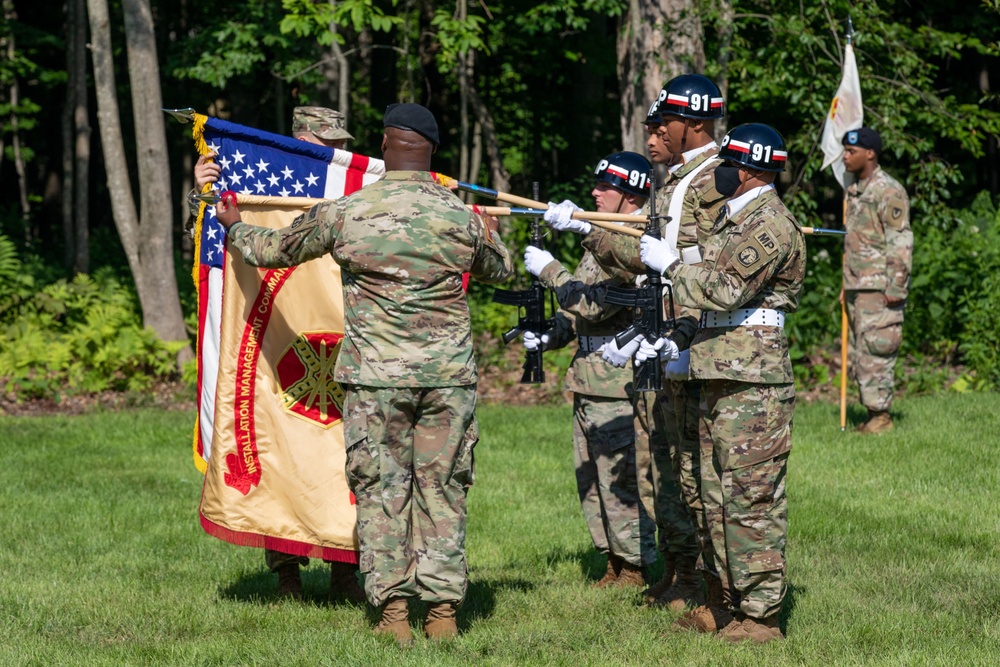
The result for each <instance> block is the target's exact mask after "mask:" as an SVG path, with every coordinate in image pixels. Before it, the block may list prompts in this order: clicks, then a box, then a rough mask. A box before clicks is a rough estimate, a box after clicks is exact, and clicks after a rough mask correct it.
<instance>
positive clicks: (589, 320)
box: [538, 252, 632, 398]
mask: <svg viewBox="0 0 1000 667" xmlns="http://www.w3.org/2000/svg"><path fill="white" fill-rule="evenodd" d="M629 277H630V276H629V275H628V274H627V273H626V272H622V271H617V272H615V275H612V274H611V273H609V272H607V271H605V270H604V269H602V268H601V266H600V265H599V264H598V263H597V260H596V259H594V256H593V254H591V253H589V252H588V253H585V254H584V256H583V259H582V260H580V264H579V265H578V266H577V267H576V271H574V272H573V273H572V274H570V272H569V271H567V270H566V267H565V266H563V265H562V264H560V263H559V262H550V263H549V265H548V266H546V267H545V269H543V270H542V272H541V274H540V275H539V276H538V278H539V280H541V281H542V284H543V285H545V287H547V288H548V289H550V290H552V291H553V292H555V295H556V300H557V301H558V302H559V307H560V308H562V312H563V313H564V314H565V315H566V316H565V317H557V318H556V327H555V328H554V330H553V331H551V332H549V336H550V339H549V346H550V347H562V346H564V345H567V344H569V343H570V342H571V341H572V340H574V339H576V338H577V336H581V337H582V336H600V337H607V336H614V335H615V334H616V333H618V332H619V331H622V330H623V329H626V328H627V327H628V325H629V323H630V322H631V319H632V317H631V315H629V313H628V312H627V311H626V310H625V309H623V308H622V307H621V306H614V305H611V304H606V303H605V302H604V295H605V294H606V293H607V288H608V287H617V286H619V285H623V284H627V283H628V282H629ZM631 385H632V369H631V368H628V367H625V368H615V367H614V366H612V365H611V364H609V363H607V362H606V361H604V359H602V358H601V355H600V353H598V352H597V350H596V349H592V350H584V348H583V347H579V346H578V347H577V351H576V355H575V356H574V357H573V363H572V364H570V367H569V371H568V372H567V373H566V382H565V384H564V386H565V388H566V389H568V390H570V391H573V392H576V393H578V394H586V395H587V396H603V397H606V398H630V397H631V392H630V391H629V389H630V388H631Z"/></svg>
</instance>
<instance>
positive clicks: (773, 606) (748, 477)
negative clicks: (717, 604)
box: [700, 380, 795, 619]
mask: <svg viewBox="0 0 1000 667" xmlns="http://www.w3.org/2000/svg"><path fill="white" fill-rule="evenodd" d="M703 382H704V384H703V386H702V401H701V411H702V417H701V430H700V435H701V484H702V486H701V489H702V502H703V503H704V506H705V518H706V520H707V522H708V528H709V531H710V532H711V535H712V552H713V556H714V559H715V567H716V569H717V571H718V573H719V576H720V578H721V579H722V584H723V586H725V587H726V588H727V589H728V590H729V591H731V592H732V593H733V594H734V597H736V598H739V599H740V600H741V602H740V611H742V612H743V613H744V614H746V615H747V616H750V617H752V618H757V619H761V618H767V617H769V616H772V615H774V614H776V613H778V612H779V611H780V610H781V603H782V600H784V597H785V542H786V538H787V534H788V504H787V498H786V496H785V467H786V463H787V461H788V453H789V451H790V450H791V447H792V415H793V413H794V410H795V387H794V385H792V384H780V385H763V384H750V383H746V382H736V381H733V380H704V381H703Z"/></svg>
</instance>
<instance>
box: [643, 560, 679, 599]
mask: <svg viewBox="0 0 1000 667" xmlns="http://www.w3.org/2000/svg"><path fill="white" fill-rule="evenodd" d="M673 583H674V556H673V554H669V553H665V554H663V576H662V577H661V578H660V580H659V581H657V582H656V583H655V584H653V585H652V586H650V587H649V588H647V589H646V590H644V591H643V592H642V601H643V602H644V603H646V604H653V603H654V602H655V601H656V600H657V599H658V598H659V597H660V596H661V595H663V594H664V593H666V592H667V589H668V588H670V587H671V586H672V585H673Z"/></svg>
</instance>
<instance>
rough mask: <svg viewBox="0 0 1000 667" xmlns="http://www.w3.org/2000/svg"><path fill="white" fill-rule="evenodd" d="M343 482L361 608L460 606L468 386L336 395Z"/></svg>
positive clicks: (469, 476) (473, 429) (472, 406)
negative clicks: (402, 601)
mask: <svg viewBox="0 0 1000 667" xmlns="http://www.w3.org/2000/svg"><path fill="white" fill-rule="evenodd" d="M345 390H346V396H345V400H344V431H345V439H346V443H347V481H348V483H349V484H350V487H351V490H352V491H353V492H354V495H355V497H356V498H357V502H358V541H359V542H360V546H361V558H360V567H361V572H362V573H364V575H365V593H366V595H367V596H368V601H369V602H370V603H371V604H372V605H374V606H376V607H377V606H379V605H381V604H382V603H384V602H385V601H386V600H388V599H389V598H397V597H414V598H419V599H421V600H425V601H427V602H455V603H460V602H461V601H462V600H463V599H464V598H465V591H466V586H467V578H468V576H467V575H468V567H467V565H466V560H465V495H466V492H467V491H468V489H469V487H470V486H471V485H472V481H473V463H472V449H473V447H474V446H475V444H476V442H477V441H478V439H479V432H478V428H477V425H476V418H475V410H476V387H475V385H465V386H460V387H415V388H406V387H402V388H383V387H363V386H356V385H353V386H347V387H345Z"/></svg>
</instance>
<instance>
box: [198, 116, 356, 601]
mask: <svg viewBox="0 0 1000 667" xmlns="http://www.w3.org/2000/svg"><path fill="white" fill-rule="evenodd" d="M292 137H294V138H295V139H298V140H299V141H305V142H308V143H310V144H318V145H320V146H326V147H327V148H333V149H337V150H345V148H346V146H347V142H348V141H353V140H354V137H353V136H351V133H350V132H348V131H347V127H346V124H345V122H344V115H343V114H342V113H340V112H339V111H334V110H333V109H327V108H326V107H295V109H294V110H293V111H292ZM214 158H215V155H200V156H198V161H197V162H196V163H195V165H194V190H192V192H191V194H199V193H201V192H202V191H204V189H205V186H206V185H208V184H209V183H216V182H218V180H219V176H220V175H221V174H222V169H221V167H220V166H219V165H218V164H217V163H216V162H215V161H214ZM188 206H189V208H190V213H191V216H192V217H191V218H190V220H191V221H192V231H193V229H194V228H193V220H194V218H196V217H197V216H198V207H199V204H198V202H197V201H196V200H195V199H193V198H192V197H190V196H189V197H188ZM264 563H265V564H266V565H267V567H268V569H269V570H271V571H272V572H274V573H275V574H276V575H278V597H282V598H285V597H288V598H292V599H295V600H299V599H301V598H302V574H301V573H300V571H299V569H300V567H306V566H307V565H309V559H308V558H306V557H305V556H296V555H294V554H286V553H284V552H281V551H275V550H274V549H264ZM357 573H358V566H357V565H355V564H353V563H339V562H331V563H330V597H331V598H334V599H336V598H343V599H346V600H350V601H351V602H359V603H364V601H365V592H364V591H363V590H362V589H361V587H360V586H359V585H358V579H357Z"/></svg>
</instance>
